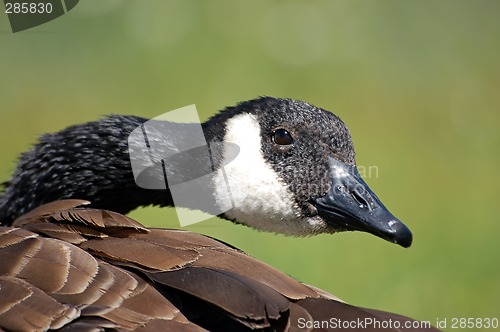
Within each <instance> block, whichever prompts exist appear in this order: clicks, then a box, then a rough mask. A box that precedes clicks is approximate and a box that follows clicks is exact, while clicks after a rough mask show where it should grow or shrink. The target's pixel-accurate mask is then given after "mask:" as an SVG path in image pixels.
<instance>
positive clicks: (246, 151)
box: [204, 97, 412, 247]
mask: <svg viewBox="0 0 500 332" xmlns="http://www.w3.org/2000/svg"><path fill="white" fill-rule="evenodd" d="M218 128H219V129H218ZM220 128H223V129H222V130H221V129H220ZM204 129H205V133H206V134H208V136H210V139H212V140H214V139H217V140H222V141H224V142H225V143H229V144H235V145H237V146H238V147H239V154H238V155H237V157H236V158H233V156H231V154H230V153H225V154H223V157H222V158H223V160H222V162H221V163H220V164H219V165H224V166H223V167H219V168H218V170H217V172H216V175H215V176H214V195H215V197H216V200H217V199H219V200H224V199H225V197H226V192H225V188H226V187H228V188H229V191H230V194H231V199H232V202H233V207H232V208H231V209H229V210H228V211H226V212H224V213H223V214H222V215H221V216H222V217H224V218H226V219H230V220H232V221H234V222H237V223H241V224H245V225H248V226H251V227H253V228H256V229H259V230H264V231H271V232H275V233H281V234H287V235H292V236H308V235H314V234H319V233H335V232H341V231H363V232H368V233H371V234H373V235H376V236H378V237H380V238H382V239H385V240H388V241H390V242H394V243H396V244H399V245H401V246H403V247H409V246H410V245H411V242H412V234H411V232H410V230H409V229H408V228H407V227H406V226H405V225H404V224H403V223H402V222H401V221H400V220H398V219H397V218H396V217H395V216H393V215H392V214H391V213H390V212H389V210H388V209H387V208H386V207H385V206H384V204H382V202H381V201H380V199H379V198H378V197H377V196H376V195H375V193H374V192H373V191H372V190H371V189H370V188H369V187H368V185H367V184H366V182H365V181H364V180H363V179H362V178H361V176H360V174H359V172H358V170H357V168H356V159H355V152H354V147H353V143H352V139H351V135H350V134H349V130H348V129H347V127H346V125H345V124H344V123H343V122H342V121H341V120H340V118H339V117H337V116H336V115H334V114H333V113H331V112H328V111H325V110H323V109H321V108H318V107H315V106H312V105H310V104H308V103H305V102H302V101H297V100H292V99H277V98H270V97H264V98H260V99H257V100H252V101H247V102H244V103H241V104H239V105H237V106H236V107H231V108H227V109H226V110H224V111H223V112H221V113H220V114H218V115H216V116H214V117H213V118H212V119H210V120H209V121H208V123H207V124H206V126H205V128H204ZM214 132H217V134H216V135H213V133H214ZM217 136H218V137H217ZM224 158H226V159H227V160H224Z"/></svg>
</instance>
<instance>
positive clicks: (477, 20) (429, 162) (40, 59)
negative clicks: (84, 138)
mask: <svg viewBox="0 0 500 332" xmlns="http://www.w3.org/2000/svg"><path fill="white" fill-rule="evenodd" d="M499 16H500V2H498V1H456V0H453V1H413V2H410V1H385V0H384V1H377V2H375V1H327V0H324V1H272V2H271V1H263V0H258V1H255V0H254V1H247V2H243V1H229V0H227V1H210V2H208V1H206V2H202V1H188V0H178V1H147V2H146V1H134V2H133V1H124V0H106V1H99V0H85V1H81V2H80V4H79V5H78V6H76V7H75V8H74V9H73V10H72V11H70V12H69V13H68V14H66V15H64V16H62V17H60V18H58V19H56V20H54V21H51V22H49V23H47V24H45V25H42V26H39V27H37V28H33V29H31V30H27V31H24V32H20V33H16V34H13V33H12V32H11V31H10V27H9V24H8V20H7V16H6V15H5V14H4V13H1V14H0V87H1V89H0V116H1V117H0V119H1V121H0V142H1V143H0V156H1V164H0V180H6V179H8V178H9V176H10V174H11V172H12V170H13V168H14V164H15V160H16V158H17V156H18V154H19V153H20V152H22V151H24V150H26V149H28V148H29V147H30V146H31V145H32V144H33V143H34V142H35V141H36V139H37V136H38V135H40V134H42V133H44V132H51V131H55V130H59V129H62V128H64V127H66V126H68V125H71V124H75V123H80V122H83V121H88V120H95V119H97V118H99V117H101V116H102V115H105V114H109V113H120V114H135V115H140V116H144V117H154V116H156V115H159V114H162V113H164V112H167V111H169V110H172V109H175V108H178V107H181V106H185V105H188V104H193V103H195V104H196V105H197V107H198V110H199V111H200V113H201V116H202V117H203V119H206V118H208V117H209V116H210V115H212V114H214V113H215V112H217V110H219V109H221V108H223V107H225V106H227V105H233V104H235V103H237V102H239V101H242V100H246V99H251V98H254V97H256V96H259V95H271V96H281V97H290V98H296V99H302V100H305V101H308V102H310V103H312V104H315V105H317V106H320V107H323V108H326V109H329V110H331V111H333V112H335V113H336V114H338V115H339V116H340V117H341V118H342V119H343V120H344V121H345V122H346V123H347V124H348V126H349V128H350V130H351V133H352V135H353V137H354V143H355V146H356V150H357V155H358V165H361V166H365V167H368V166H376V167H377V168H378V177H377V176H374V175H373V174H372V176H368V177H367V178H366V181H367V182H368V184H369V185H370V186H371V187H372V189H373V190H374V191H375V192H376V193H377V194H378V196H379V197H380V198H381V199H382V200H383V201H384V203H385V204H386V205H387V206H388V207H389V209H390V210H391V211H392V212H393V213H394V214H395V215H396V216H398V217H399V218H400V219H401V220H403V221H404V222H405V223H406V224H407V225H408V226H409V227H410V228H411V229H412V231H413V233H414V245H413V246H412V247H411V248H409V249H402V248H400V247H397V246H395V245H391V244H390V243H388V242H385V241H383V240H380V239H378V238H375V237H374V236H371V235H368V234H362V233H343V234H338V235H333V236H332V235H330V236H326V235H325V236H317V237H313V238H305V239H297V238H286V237H283V236H276V235H272V234H266V233H261V232H258V231H254V230H251V229H249V228H245V227H242V226H236V225H232V224H231V223H229V222H226V221H222V220H216V219H211V220H208V221H205V222H203V223H200V224H197V225H194V226H192V227H189V229H191V230H193V231H196V232H201V233H204V234H209V235H211V236H215V237H217V238H219V239H221V240H224V241H227V242H229V243H231V244H233V245H235V246H237V247H239V248H241V249H243V250H245V251H246V252H248V253H249V254H250V255H252V256H255V257H257V258H259V259H262V260H263V261H265V262H267V263H269V264H271V265H273V266H275V267H276V268H278V269H280V270H282V271H284V272H286V273H288V274H290V275H292V276H293V277H295V278H297V279H299V280H301V281H303V282H306V283H309V284H312V285H315V286H317V287H320V288H323V289H325V290H327V291H329V292H331V293H333V294H336V295H337V296H339V297H340V298H342V299H344V300H346V301H348V302H350V303H352V304H356V305H360V306H366V307H372V308H378V309H383V310H389V311H395V312H398V313H401V314H404V315H408V316H411V317H414V318H418V319H424V320H430V321H431V322H432V323H435V321H436V319H437V318H439V319H442V318H448V319H451V317H496V318H500V240H499V237H500V217H499V215H500V213H499V206H500V203H499V198H500V196H499V194H498V191H499V185H500V177H499V173H498V171H499V167H500V153H499V152H500V151H499V150H500V149H499V148H500V130H499V126H500V93H499V87H500V54H499V53H500V19H499ZM26 190H29V188H26ZM132 215H133V217H135V218H137V219H139V220H140V221H142V222H143V223H145V224H147V225H155V226H164V227H178V224H177V222H176V220H175V218H176V217H175V211H173V210H172V209H155V208H144V209H140V210H138V211H135V212H133V214H132Z"/></svg>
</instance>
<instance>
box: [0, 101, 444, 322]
mask: <svg viewBox="0 0 500 332" xmlns="http://www.w3.org/2000/svg"><path fill="white" fill-rule="evenodd" d="M145 122H146V119H142V118H139V117H134V116H118V115H114V116H110V117H107V118H104V119H102V120H99V121H95V122H89V123H85V124H81V125H76V126H73V127H69V128H67V129H64V130H62V131H60V132H58V133H55V134H47V135H43V136H42V137H41V138H40V142H39V143H38V144H37V145H35V147H34V148H33V149H32V150H31V151H29V152H27V153H25V154H23V155H22V156H21V158H20V161H19V163H18V166H17V168H16V170H15V172H14V174H13V176H12V178H11V179H10V180H9V181H8V182H7V183H6V184H5V191H4V193H3V196H2V197H1V198H0V222H1V224H2V227H0V260H1V262H2V264H1V266H0V299H1V300H0V330H1V329H5V330H47V329H59V328H62V329H70V328H74V329H77V330H89V331H90V330H104V329H122V330H135V329H137V330H151V331H158V330H167V331H202V330H214V331H246V330H259V329H260V330H268V331H299V330H300V331H307V330H322V328H323V330H324V329H325V325H322V326H321V327H320V326H318V325H315V324H313V323H315V322H316V323H317V322H320V323H321V322H323V324H325V323H324V322H326V321H328V322H330V323H331V324H335V323H337V324H341V322H342V321H349V322H350V321H356V320H358V321H359V320H360V319H361V320H363V322H365V324H366V322H369V321H370V322H374V324H375V323H377V322H378V323H379V324H381V325H378V326H374V325H368V326H363V325H361V326H359V325H356V326H353V325H351V326H350V327H351V328H353V329H354V330H356V329H359V330H363V329H366V328H368V329H374V327H383V328H384V329H383V328H381V329H380V330H388V331H399V330H400V329H399V327H400V326H401V327H404V324H415V323H416V322H415V321H414V320H412V319H410V318H407V317H403V316H400V315H397V314H392V313H386V312H381V311H378V310H373V309H365V308H359V307H355V306H351V305H348V304H346V303H344V302H342V301H341V300H339V299H337V298H336V297H334V296H333V295H330V294H328V293H326V292H324V291H322V290H319V289H316V288H314V287H312V286H308V285H305V284H302V283H300V282H298V281H296V280H294V279H293V278H291V277H289V276H287V275H285V274H283V273H280V272H279V271H277V270H275V269H273V268H272V267H270V266H268V265H266V264H264V263H262V262H260V261H258V260H256V259H254V258H252V257H250V256H248V255H246V254H245V253H243V252H241V251H239V250H238V249H236V248H234V247H231V246H229V245H227V244H225V243H222V242H220V241H218V240H215V239H212V238H210V237H206V236H203V235H199V234H195V233H192V232H188V231H184V230H167V229H151V228H150V229H148V228H145V227H144V226H142V225H141V224H139V223H137V222H136V221H134V220H132V219H130V218H128V217H126V216H124V215H122V214H124V213H127V212H129V211H131V210H133V209H134V208H136V207H138V206H143V205H151V204H154V205H159V206H172V205H174V201H173V197H172V194H171V192H170V190H168V189H167V190H148V189H144V188H140V187H139V186H138V185H137V184H136V179H135V178H134V174H133V170H132V169H131V163H132V162H134V161H131V155H129V148H130V146H129V145H132V144H133V142H131V141H129V140H128V139H129V137H130V134H131V133H132V132H133V131H134V129H136V128H138V127H140V126H141V125H142V124H143V123H145ZM202 128H203V134H204V136H205V138H206V140H207V142H208V143H209V144H210V143H212V142H223V143H224V144H226V145H222V147H223V148H222V149H221V150H220V151H216V153H213V155H211V158H213V160H211V165H212V166H213V172H212V173H211V175H210V184H209V185H208V191H207V192H208V193H209V194H210V195H209V196H210V197H208V198H207V199H209V200H210V201H211V203H213V204H215V205H217V204H221V203H220V201H221V200H223V199H224V197H223V193H221V190H220V187H221V186H222V185H223V184H222V181H225V183H226V185H228V186H229V187H230V189H231V193H232V194H234V195H236V196H235V197H233V198H235V199H234V202H233V203H234V204H233V205H232V208H231V209H229V210H228V211H224V212H222V213H221V214H220V217H222V218H225V219H228V220H231V221H234V222H236V223H239V224H244V225H247V226H250V227H253V228H256V229H259V230H265V231H271V232H276V233H284V234H288V235H296V236H307V235H313V234H318V233H335V232H339V231H347V230H358V231H365V232H369V233H372V234H374V235H376V236H378V237H381V238H383V239H385V240H388V241H391V242H394V243H397V244H399V245H401V246H403V247H408V246H410V245H411V241H412V235H411V232H410V231H409V229H408V228H407V227H406V226H405V225H404V224H403V223H402V222H401V221H399V220H398V219H397V218H395V217H394V216H393V215H392V214H391V213H390V212H389V211H388V210H387V209H386V208H385V207H384V205H383V204H382V203H381V202H380V200H379V199H378V198H377V196H376V195H375V194H374V193H373V192H372V191H371V190H370V189H369V188H368V186H367V185H366V183H365V182H364V181H363V180H362V178H361V177H360V175H359V173H358V172H357V170H356V166H355V154H354V149H353V145H352V141H351V137H350V134H349V131H348V129H347V128H346V126H345V125H344V123H343V122H342V121H341V120H340V119H339V118H338V117H337V116H335V115H334V114H332V113H330V112H327V111H325V110H322V109H320V108H317V107H314V106H312V105H310V104H307V103H305V102H301V101H296V100H291V99H278V98H271V97H263V98H259V99H255V100H251V101H247V102H243V103H240V104H239V105H237V106H235V107H229V108H226V109H225V110H223V111H222V112H221V113H219V114H217V115H215V116H214V117H212V118H211V119H209V120H208V121H207V122H205V123H204V124H203V125H202ZM154 135H156V136H154V137H153V136H151V137H152V139H153V140H156V141H157V142H162V143H163V144H166V145H168V144H170V145H175V142H174V141H175V139H174V138H172V135H170V136H169V135H165V133H162V132H160V131H159V132H157V133H155V134H154ZM227 144H234V145H235V146H237V147H238V149H239V150H238V155H237V156H236V158H233V157H234V156H230V153H229V152H228V151H226V147H227V146H228V145H227ZM227 159H231V161H229V160H227ZM136 162H137V160H136ZM165 164H166V163H165ZM164 166H165V167H166V171H165V172H170V171H175V167H174V166H172V167H171V168H169V164H166V165H164ZM200 190H207V189H206V188H200ZM239 193H245V196H244V197H243V198H242V199H238V197H237V195H238V194H239ZM187 207H189V208H196V206H187ZM202 209H203V208H202ZM389 321H391V322H392V323H391V325H387V324H389ZM394 322H396V323H394ZM338 326H341V327H342V325H338ZM414 326H416V325H414ZM328 327H334V325H330V326H328ZM343 327H344V328H345V326H343ZM377 330H378V329H377ZM405 330H406V329H405ZM415 330H418V328H416V329H415ZM423 330H426V331H427V330H434V329H433V328H427V329H423Z"/></svg>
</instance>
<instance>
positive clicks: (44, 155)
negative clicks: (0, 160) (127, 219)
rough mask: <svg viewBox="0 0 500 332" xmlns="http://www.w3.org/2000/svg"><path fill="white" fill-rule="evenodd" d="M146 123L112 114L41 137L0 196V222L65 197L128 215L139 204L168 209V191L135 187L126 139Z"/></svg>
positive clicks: (21, 159)
mask: <svg viewBox="0 0 500 332" xmlns="http://www.w3.org/2000/svg"><path fill="white" fill-rule="evenodd" d="M145 121H146V119H143V118H139V117H135V116H120V115H114V116H110V117H107V118H104V119H102V120H99V121H95V122H89V123H85V124H81V125H76V126H72V127H69V128H66V129H64V130H62V131H60V132H58V133H54V134H46V135H43V136H42V137H41V138H40V142H39V143H38V144H37V145H35V146H34V147H33V148H32V150H30V151H28V152H26V153H24V154H22V155H21V158H20V160H19V163H18V166H17V168H16V170H15V172H14V174H13V176H12V178H11V179H10V180H9V181H8V182H6V183H5V190H4V193H3V194H2V196H1V197H0V223H1V224H2V225H9V224H11V223H12V221H13V220H14V219H15V218H16V217H18V216H20V215H22V214H24V213H26V212H28V211H30V210H32V209H33V208H35V207H37V206H39V205H42V204H44V203H48V202H51V201H54V200H59V199H64V198H78V199H86V200H89V201H91V202H92V206H93V207H95V208H105V209H108V210H112V211H116V212H119V213H127V212H129V211H131V210H133V209H135V208H136V207H138V206H143V205H159V206H169V205H172V198H171V196H170V193H169V191H168V190H148V189H142V188H140V187H138V186H137V185H136V183H135V180H134V177H133V173H132V169H131V165H130V158H129V153H128V141H127V140H128V136H129V135H130V133H131V132H132V131H133V130H134V129H135V128H137V127H138V126H140V125H141V124H142V123H144V122H145Z"/></svg>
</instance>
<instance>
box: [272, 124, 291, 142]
mask: <svg viewBox="0 0 500 332" xmlns="http://www.w3.org/2000/svg"><path fill="white" fill-rule="evenodd" d="M273 142H274V143H276V144H279V145H290V144H292V143H293V138H292V135H290V133H289V132H288V131H287V130H286V129H283V128H281V129H276V130H275V131H274V133H273Z"/></svg>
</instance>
